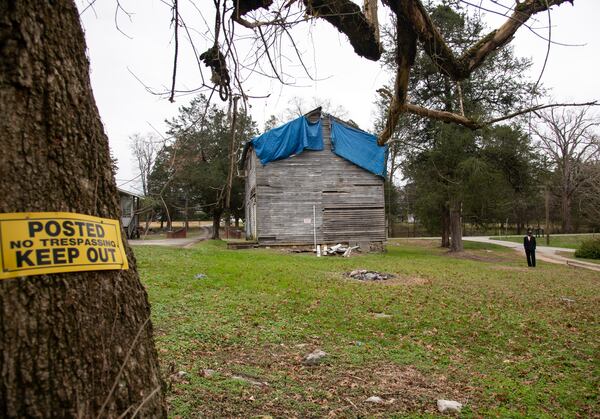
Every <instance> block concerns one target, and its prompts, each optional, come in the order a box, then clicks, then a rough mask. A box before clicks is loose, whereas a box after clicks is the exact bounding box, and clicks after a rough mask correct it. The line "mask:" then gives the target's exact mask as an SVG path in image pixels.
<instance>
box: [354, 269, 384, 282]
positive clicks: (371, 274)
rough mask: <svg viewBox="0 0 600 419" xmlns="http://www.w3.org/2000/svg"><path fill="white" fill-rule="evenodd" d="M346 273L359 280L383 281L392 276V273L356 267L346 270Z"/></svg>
mask: <svg viewBox="0 0 600 419" xmlns="http://www.w3.org/2000/svg"><path fill="white" fill-rule="evenodd" d="M346 275H348V276H349V277H350V278H354V279H358V280H359V281H385V280H386V279H390V278H393V277H394V275H392V274H385V273H380V272H375V271H367V270H366V269H356V270H354V271H352V272H348V273H347V274H346Z"/></svg>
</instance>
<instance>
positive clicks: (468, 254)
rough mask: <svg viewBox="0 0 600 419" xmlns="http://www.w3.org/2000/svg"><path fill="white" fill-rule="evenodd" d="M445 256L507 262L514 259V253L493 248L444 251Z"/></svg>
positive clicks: (479, 260)
mask: <svg viewBox="0 0 600 419" xmlns="http://www.w3.org/2000/svg"><path fill="white" fill-rule="evenodd" d="M444 255H445V256H448V257H451V258H454V259H466V260H474V261H476V262H491V263H498V262H509V261H512V260H514V259H515V257H514V254H513V253H512V252H511V253H500V252H494V251H493V250H464V251H462V252H446V253H444Z"/></svg>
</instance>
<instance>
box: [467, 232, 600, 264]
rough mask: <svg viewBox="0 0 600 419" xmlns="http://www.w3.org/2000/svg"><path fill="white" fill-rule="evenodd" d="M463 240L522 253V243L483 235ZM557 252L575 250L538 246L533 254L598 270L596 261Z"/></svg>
mask: <svg viewBox="0 0 600 419" xmlns="http://www.w3.org/2000/svg"><path fill="white" fill-rule="evenodd" d="M463 240H468V241H472V242H479V243H493V244H497V245H499V246H504V247H510V248H512V249H515V251H517V252H519V253H523V255H524V250H523V245H522V244H521V243H514V242H507V241H502V240H493V239H490V238H489V237H485V236H483V237H479V236H469V237H463ZM559 252H564V253H574V252H575V250H573V249H566V248H564V247H546V246H538V247H537V249H536V251H535V256H536V258H537V259H538V260H543V261H544V262H550V263H557V264H560V265H569V266H575V267H577V268H585V269H589V270H592V271H598V272H600V265H598V264H596V263H592V262H585V261H581V260H574V259H571V258H567V257H564V256H561V255H559Z"/></svg>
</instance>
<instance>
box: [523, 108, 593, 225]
mask: <svg viewBox="0 0 600 419" xmlns="http://www.w3.org/2000/svg"><path fill="white" fill-rule="evenodd" d="M536 116H537V117H538V118H539V124H537V125H535V126H533V127H532V130H533V133H534V135H535V136H536V138H537V140H538V147H539V149H540V150H541V151H542V152H543V153H544V154H545V155H546V156H548V158H549V159H550V163H551V165H552V168H553V169H554V171H555V174H556V175H557V177H558V179H557V183H558V186H557V192H556V193H557V195H558V196H559V198H560V202H561V215H562V232H563V233H570V232H572V230H573V224H572V220H571V207H572V200H573V196H574V194H575V193H576V192H577V191H578V190H579V189H580V188H581V187H582V186H583V185H585V184H586V183H587V182H588V181H589V176H586V175H585V174H586V168H589V167H590V165H591V164H592V163H593V162H597V161H598V160H599V159H600V138H599V137H598V133H597V132H596V128H597V127H598V126H600V120H599V119H598V117H597V116H596V115H593V114H592V113H591V112H590V108H589V107H586V108H579V109H577V110H572V109H565V108H561V109H556V108H553V109H549V110H546V111H544V112H536Z"/></svg>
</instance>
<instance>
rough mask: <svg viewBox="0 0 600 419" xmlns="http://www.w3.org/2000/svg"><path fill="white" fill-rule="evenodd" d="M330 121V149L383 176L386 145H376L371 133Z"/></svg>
mask: <svg viewBox="0 0 600 419" xmlns="http://www.w3.org/2000/svg"><path fill="white" fill-rule="evenodd" d="M330 121H331V149H332V150H333V152H334V153H335V154H337V155H338V156H340V157H343V158H344V159H346V160H349V161H351V162H352V163H354V164H356V165H357V166H360V167H362V168H363V169H365V170H368V171H369V172H371V173H375V174H376V175H379V176H382V177H385V157H386V154H387V149H388V147H387V145H384V146H380V145H377V137H375V136H374V135H373V134H369V133H367V132H364V131H361V130H358V129H356V128H352V127H349V126H347V125H344V124H340V123H339V122H336V121H335V120H334V119H333V118H331V119H330Z"/></svg>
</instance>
